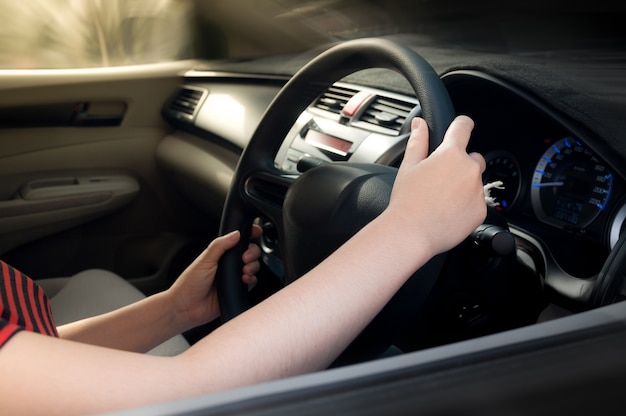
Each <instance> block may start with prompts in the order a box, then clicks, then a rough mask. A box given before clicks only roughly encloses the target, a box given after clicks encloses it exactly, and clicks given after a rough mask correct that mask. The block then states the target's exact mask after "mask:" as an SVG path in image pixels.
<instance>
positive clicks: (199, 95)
mask: <svg viewBox="0 0 626 416" xmlns="http://www.w3.org/2000/svg"><path fill="white" fill-rule="evenodd" d="M207 94H208V91H207V90H204V89H201V88H194V87H188V86H186V87H181V88H180V89H179V90H178V92H177V93H176V95H175V96H174V98H173V99H172V101H171V102H170V104H169V106H168V107H167V110H166V115H167V116H169V117H171V118H174V119H177V120H183V121H188V122H191V121H193V119H194V117H195V116H196V113H197V111H198V109H199V108H200V103H201V102H202V100H204V98H205V96H206V95H207Z"/></svg>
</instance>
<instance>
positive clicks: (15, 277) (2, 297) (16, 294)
mask: <svg viewBox="0 0 626 416" xmlns="http://www.w3.org/2000/svg"><path fill="white" fill-rule="evenodd" d="M21 330H26V331H32V332H38V333H41V334H46V335H50V336H56V337H58V336H59V335H58V333H57V330H56V326H55V324H54V320H53V319H52V313H51V312H50V302H49V301H48V298H47V297H46V295H45V293H44V292H43V290H42V289H41V288H40V287H39V286H38V285H37V284H36V283H35V282H34V281H33V280H32V279H30V278H29V277H28V276H26V275H24V274H22V273H21V272H20V271H18V270H16V269H14V268H13V267H11V266H9V265H8V264H6V263H5V262H3V261H1V260H0V347H2V346H3V345H4V344H5V343H6V342H7V341H8V340H9V339H10V338H11V337H12V336H13V335H15V334H16V333H17V332H19V331H21Z"/></svg>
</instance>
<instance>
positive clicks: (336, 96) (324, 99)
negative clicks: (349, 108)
mask: <svg viewBox="0 0 626 416" xmlns="http://www.w3.org/2000/svg"><path fill="white" fill-rule="evenodd" d="M357 92H358V91H357V90H354V89H351V88H345V87H341V86H337V85H333V86H332V87H330V88H329V89H327V90H326V92H324V94H322V96H321V97H320V98H319V99H318V100H317V101H316V102H315V107H316V108H319V109H320V110H325V111H329V112H331V113H335V114H340V113H341V110H342V109H343V107H345V105H346V103H347V102H348V101H349V100H350V98H352V96H353V95H354V94H356V93H357Z"/></svg>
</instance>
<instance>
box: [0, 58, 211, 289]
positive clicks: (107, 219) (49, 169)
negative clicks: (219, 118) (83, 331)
mask: <svg viewBox="0 0 626 416" xmlns="http://www.w3.org/2000/svg"><path fill="white" fill-rule="evenodd" d="M188 67H189V62H178V63H171V64H157V65H143V66H136V67H123V68H106V69H85V70H54V71H47V70H37V71H2V72H0V92H2V93H1V94H0V118H1V120H0V256H2V258H3V259H5V260H7V261H9V262H11V263H13V264H14V265H15V266H16V267H18V268H20V269H22V270H24V271H25V272H27V273H29V274H31V275H33V276H34V277H35V278H40V277H55V276H67V275H70V274H73V273H76V272H78V271H80V270H81V269H85V268H91V267H101V268H106V269H109V270H112V271H114V272H117V273H118V274H121V275H122V276H123V277H125V278H128V279H131V280H133V281H134V282H138V284H139V285H140V286H141V288H142V289H144V290H145V291H147V292H151V291H154V290H158V289H160V288H162V287H164V285H166V284H167V283H168V280H169V279H171V276H170V274H171V273H172V272H171V270H170V269H171V264H170V263H171V262H173V261H175V259H176V258H177V256H178V255H179V252H180V251H181V250H182V249H183V248H184V247H185V246H186V244H187V243H188V242H189V241H190V240H193V239H194V238H195V237H196V236H197V235H203V236H204V238H207V239H208V238H210V237H211V236H212V235H211V232H212V230H213V229H214V228H216V224H217V219H216V218H213V219H208V220H207V219H206V218H204V214H203V213H202V212H201V210H198V209H196V208H194V207H193V206H190V205H188V203H187V201H185V199H184V198H182V196H181V194H180V193H179V192H178V191H177V189H176V187H174V186H171V185H169V184H168V182H167V181H164V180H163V179H164V178H163V173H162V172H161V171H160V169H159V167H158V166H157V163H156V160H155V152H156V149H157V147H158V146H159V143H160V142H161V141H162V139H163V138H164V137H166V136H167V134H168V133H170V130H171V128H170V127H169V125H168V124H167V123H165V122H164V120H163V119H162V117H161V115H160V114H161V112H160V110H161V106H162V104H163V103H164V102H165V101H166V99H167V98H168V97H169V96H170V95H171V94H172V92H173V91H175V89H176V88H177V87H178V85H179V83H180V73H181V71H182V69H183V68H188ZM181 210H182V211H183V212H187V213H188V215H184V216H181V215H175V214H174V213H175V212H181ZM198 224H200V225H198Z"/></svg>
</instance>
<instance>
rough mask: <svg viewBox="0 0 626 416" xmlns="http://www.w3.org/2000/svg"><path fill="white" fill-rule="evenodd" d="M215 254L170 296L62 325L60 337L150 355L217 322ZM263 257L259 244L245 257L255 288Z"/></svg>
mask: <svg viewBox="0 0 626 416" xmlns="http://www.w3.org/2000/svg"><path fill="white" fill-rule="evenodd" d="M261 233H262V231H261V228H260V227H258V226H254V227H253V229H252V237H253V238H257V237H260V236H261ZM237 241H239V238H238V235H237V234H236V233H235V234H232V235H229V236H225V237H223V238H222V239H221V240H220V241H219V242H213V243H212V244H213V245H216V244H225V247H227V248H229V247H232V244H236V243H237ZM213 250H214V248H207V249H206V250H204V252H203V253H201V254H200V255H199V256H198V257H197V258H196V260H195V261H194V262H193V263H192V264H191V265H190V266H189V267H187V269H185V271H184V272H183V273H182V274H181V275H180V277H179V278H178V279H177V280H176V282H175V283H174V284H173V285H172V287H171V288H169V289H168V290H166V291H165V292H162V293H157V294H155V295H152V296H149V297H147V298H145V299H142V300H140V301H138V302H135V303H133V304H131V305H128V306H125V307H123V308H120V309H117V310H114V311H111V312H109V313H106V314H102V315H98V316H94V317H92V318H87V319H82V320H80V321H76V322H72V323H69V324H67V325H63V326H60V327H59V328H58V332H59V336H60V337H61V338H63V339H68V340H72V341H78V342H83V343H86V344H92V345H98V346H103V347H109V348H115V349H120V350H126V351H134V352H146V351H149V350H150V349H152V348H154V347H156V346H157V345H159V344H160V343H162V342H164V341H166V340H168V339H169V338H171V337H173V336H174V335H177V334H180V333H182V332H184V331H187V330H188V329H191V328H194V327H196V326H198V325H202V324H204V323H206V322H209V321H211V320H213V319H215V318H217V317H218V316H219V306H218V303H217V295H216V293H215V288H214V287H213V277H214V275H215V269H216V268H217V261H216V260H214V259H213V256H211V255H210V252H211V251H213ZM259 256H260V249H259V247H258V246H256V245H254V244H251V245H250V246H249V247H248V250H247V251H246V252H245V253H244V254H243V257H242V260H243V263H244V266H243V270H242V280H243V281H244V282H245V283H246V284H248V285H249V286H252V285H254V284H255V283H256V276H255V274H256V273H257V271H258V270H259V262H258V258H259ZM120 334H123V336H120Z"/></svg>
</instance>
